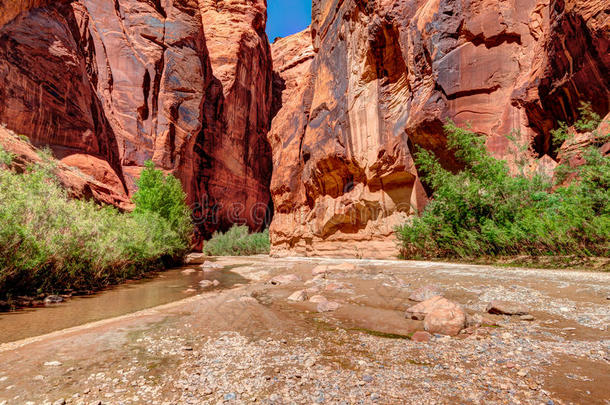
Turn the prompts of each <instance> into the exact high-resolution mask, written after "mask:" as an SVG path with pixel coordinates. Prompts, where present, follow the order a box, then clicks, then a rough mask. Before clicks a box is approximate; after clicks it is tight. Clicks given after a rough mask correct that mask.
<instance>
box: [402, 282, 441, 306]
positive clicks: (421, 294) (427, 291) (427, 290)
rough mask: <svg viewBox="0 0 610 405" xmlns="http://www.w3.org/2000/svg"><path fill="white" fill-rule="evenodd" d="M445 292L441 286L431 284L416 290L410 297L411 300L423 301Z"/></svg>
mask: <svg viewBox="0 0 610 405" xmlns="http://www.w3.org/2000/svg"><path fill="white" fill-rule="evenodd" d="M443 294H445V291H444V290H443V289H442V288H441V287H439V286H437V285H433V284H431V285H426V286H424V287H422V288H420V289H418V290H415V291H414V292H413V293H411V295H409V299H410V300H411V301H416V302H423V301H426V300H429V299H430V298H433V297H437V296H442V295H443Z"/></svg>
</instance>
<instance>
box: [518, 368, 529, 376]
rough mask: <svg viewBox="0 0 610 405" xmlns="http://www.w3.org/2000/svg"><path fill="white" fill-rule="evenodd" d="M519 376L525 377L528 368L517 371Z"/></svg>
mask: <svg viewBox="0 0 610 405" xmlns="http://www.w3.org/2000/svg"><path fill="white" fill-rule="evenodd" d="M517 375H518V376H519V377H525V376H526V375H527V370H524V369H521V370H519V371H518V372H517Z"/></svg>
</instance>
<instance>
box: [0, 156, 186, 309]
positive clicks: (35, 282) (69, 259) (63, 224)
mask: <svg viewBox="0 0 610 405" xmlns="http://www.w3.org/2000/svg"><path fill="white" fill-rule="evenodd" d="M47 155H48V154H47ZM41 156H45V154H44V153H43V154H42V155H41ZM10 160H11V156H10V154H8V153H7V152H5V151H3V150H0V166H1V165H5V166H6V165H8V164H9V163H10ZM138 187H139V190H138V192H137V193H136V195H135V197H134V201H135V203H136V209H135V210H134V212H133V213H122V212H119V211H118V210H117V209H115V208H113V207H109V206H103V207H102V206H99V205H97V204H95V203H94V202H92V201H79V200H73V199H69V198H68V196H67V194H66V191H65V190H64V189H63V188H62V187H61V186H60V184H59V183H58V181H57V179H56V177H55V175H54V163H53V160H52V159H50V158H49V157H48V156H46V157H45V158H44V163H41V164H38V165H32V166H30V167H29V169H28V170H27V171H26V172H25V173H22V174H19V173H15V172H13V171H10V170H7V169H6V167H5V168H1V167H0V298H7V297H8V298H9V299H10V298H11V296H14V295H16V294H37V293H51V292H61V291H65V290H77V291H78V290H91V289H97V288H100V287H103V286H106V285H108V284H112V283H116V282H119V281H121V280H124V279H127V278H131V277H137V276H140V275H142V274H143V273H145V272H147V271H150V270H154V269H160V268H163V267H164V266H166V265H168V264H170V263H172V262H173V261H174V260H175V259H178V258H180V256H181V255H183V254H184V253H185V252H186V251H187V249H188V248H189V245H190V240H189V239H190V235H191V226H192V225H191V221H190V216H189V211H188V207H187V206H186V204H185V198H186V197H185V194H184V192H183V191H182V189H181V187H180V183H179V182H178V180H176V179H175V178H174V177H173V176H171V175H167V176H166V175H164V174H163V173H162V172H161V171H159V170H157V169H155V168H154V165H153V164H152V163H148V164H147V166H146V168H145V169H144V170H143V172H142V175H141V178H140V180H139V182H138Z"/></svg>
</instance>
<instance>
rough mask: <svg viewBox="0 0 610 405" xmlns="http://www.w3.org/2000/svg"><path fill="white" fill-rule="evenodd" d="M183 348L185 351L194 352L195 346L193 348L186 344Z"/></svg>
mask: <svg viewBox="0 0 610 405" xmlns="http://www.w3.org/2000/svg"><path fill="white" fill-rule="evenodd" d="M182 350H184V351H185V352H192V351H193V348H192V347H191V346H184V347H183V348H182Z"/></svg>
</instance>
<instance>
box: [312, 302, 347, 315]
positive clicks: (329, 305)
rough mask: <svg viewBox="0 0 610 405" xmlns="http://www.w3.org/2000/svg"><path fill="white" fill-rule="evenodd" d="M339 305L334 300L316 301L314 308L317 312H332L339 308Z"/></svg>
mask: <svg viewBox="0 0 610 405" xmlns="http://www.w3.org/2000/svg"><path fill="white" fill-rule="evenodd" d="M340 306H341V305H339V303H337V302H334V301H322V302H320V303H318V306H317V307H316V309H317V311H318V312H332V311H336V310H337V309H339V307H340Z"/></svg>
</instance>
